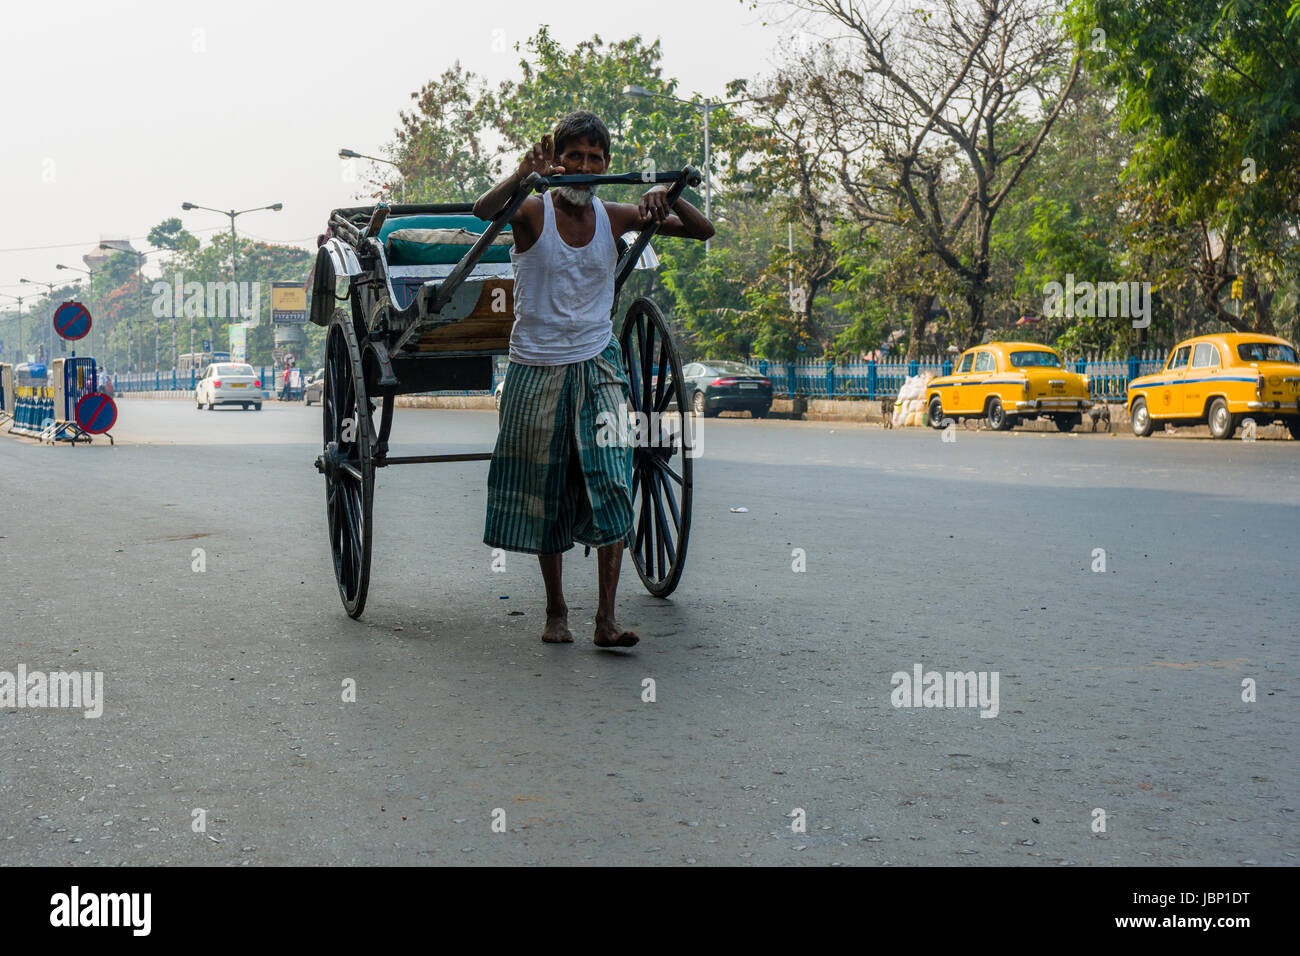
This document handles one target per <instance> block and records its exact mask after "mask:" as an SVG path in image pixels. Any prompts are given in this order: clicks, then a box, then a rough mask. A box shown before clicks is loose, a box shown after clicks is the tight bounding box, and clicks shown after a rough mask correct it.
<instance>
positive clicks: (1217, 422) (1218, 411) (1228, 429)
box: [1209, 398, 1237, 439]
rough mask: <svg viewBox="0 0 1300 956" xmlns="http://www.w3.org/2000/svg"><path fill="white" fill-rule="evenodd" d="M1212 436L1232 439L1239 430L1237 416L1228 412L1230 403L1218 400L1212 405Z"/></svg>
mask: <svg viewBox="0 0 1300 956" xmlns="http://www.w3.org/2000/svg"><path fill="white" fill-rule="evenodd" d="M1209 423H1210V434H1211V435H1213V436H1214V437H1215V438H1219V439H1224V438H1231V437H1232V433H1233V432H1235V431H1236V430H1237V416H1235V415H1233V414H1232V412H1230V411H1228V403H1227V402H1225V401H1224V400H1223V399H1221V398H1216V399H1215V400H1214V401H1213V402H1211V403H1210V416H1209Z"/></svg>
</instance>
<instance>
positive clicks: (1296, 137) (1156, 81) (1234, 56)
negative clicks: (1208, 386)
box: [1067, 0, 1300, 331]
mask: <svg viewBox="0 0 1300 956" xmlns="http://www.w3.org/2000/svg"><path fill="white" fill-rule="evenodd" d="M1067 22H1068V25H1069V29H1070V31H1071V33H1072V34H1073V36H1074V39H1075V41H1076V43H1078V44H1079V46H1080V48H1081V49H1083V50H1085V56H1086V59H1087V63H1088V65H1089V67H1090V68H1092V69H1093V70H1094V71H1096V73H1097V75H1098V76H1099V77H1101V79H1102V80H1103V81H1105V82H1106V83H1108V84H1110V86H1111V87H1112V88H1113V89H1114V90H1116V92H1117V94H1118V97H1119V111H1120V114H1121V118H1122V122H1123V125H1124V128H1125V129H1126V130H1129V131H1131V132H1132V133H1134V134H1135V135H1136V137H1137V145H1136V149H1135V151H1134V155H1133V160H1132V164H1131V167H1130V169H1131V173H1132V176H1133V177H1134V178H1136V179H1137V180H1139V181H1141V182H1142V183H1144V184H1146V185H1148V186H1149V187H1150V188H1151V192H1150V195H1151V197H1152V199H1153V200H1154V201H1155V202H1156V203H1158V205H1159V207H1162V208H1167V209H1168V210H1170V211H1171V212H1172V214H1173V217H1174V221H1175V222H1176V223H1177V224H1178V225H1180V226H1182V227H1187V228H1191V229H1198V228H1199V230H1200V231H1201V232H1202V234H1203V237H1202V241H1200V242H1199V243H1198V249H1197V255H1196V257H1195V261H1194V262H1193V263H1192V264H1190V265H1189V266H1188V267H1187V268H1188V270H1189V271H1190V272H1191V274H1192V275H1193V276H1194V277H1195V279H1196V282H1197V284H1198V285H1199V287H1200V290H1201V292H1202V296H1203V301H1204V305H1205V308H1206V309H1208V310H1209V311H1210V312H1211V313H1212V314H1213V315H1215V316H1216V317H1217V318H1218V319H1219V320H1220V321H1222V322H1224V323H1226V324H1227V325H1229V326H1231V327H1233V328H1236V329H1240V330H1243V331H1248V330H1259V331H1272V330H1273V328H1274V323H1273V318H1272V308H1271V306H1272V301H1273V297H1274V294H1275V293H1276V291H1277V288H1278V282H1279V280H1280V278H1281V277H1282V276H1283V275H1284V274H1287V273H1288V272H1289V273H1291V274H1294V271H1295V266H1296V265H1297V253H1296V235H1297V226H1298V225H1300V107H1297V103H1300V4H1295V3H1292V4H1291V5H1290V7H1289V8H1288V6H1287V4H1285V3H1283V2H1279V0H1228V2H1226V3H1221V2H1218V0H1152V2H1149V3H1141V4H1134V3H1131V2H1128V0H1073V2H1072V3H1071V4H1070V8H1069V13H1068V20H1067ZM1238 279H1240V280H1241V281H1242V282H1243V284H1244V296H1243V298H1244V309H1243V310H1242V314H1241V315H1236V314H1234V311H1233V310H1232V309H1231V308H1230V307H1229V300H1228V295H1229V293H1230V289H1231V287H1232V284H1233V282H1234V281H1235V280H1238Z"/></svg>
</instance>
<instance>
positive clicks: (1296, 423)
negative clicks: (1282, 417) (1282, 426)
mask: <svg viewBox="0 0 1300 956" xmlns="http://www.w3.org/2000/svg"><path fill="white" fill-rule="evenodd" d="M1286 430H1287V431H1289V432H1290V433H1291V437H1292V438H1294V439H1295V440H1296V441H1300V418H1288V419H1287V422H1286Z"/></svg>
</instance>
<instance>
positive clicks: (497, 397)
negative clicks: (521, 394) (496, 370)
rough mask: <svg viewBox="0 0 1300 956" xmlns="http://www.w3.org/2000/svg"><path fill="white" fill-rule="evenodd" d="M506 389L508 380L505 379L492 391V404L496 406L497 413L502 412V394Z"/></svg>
mask: <svg viewBox="0 0 1300 956" xmlns="http://www.w3.org/2000/svg"><path fill="white" fill-rule="evenodd" d="M505 387H506V380H505V379H504V378H503V379H502V380H501V381H499V382H497V387H496V388H494V389H492V404H493V405H495V406H496V409H497V411H501V394H502V392H503V391H504V389H505Z"/></svg>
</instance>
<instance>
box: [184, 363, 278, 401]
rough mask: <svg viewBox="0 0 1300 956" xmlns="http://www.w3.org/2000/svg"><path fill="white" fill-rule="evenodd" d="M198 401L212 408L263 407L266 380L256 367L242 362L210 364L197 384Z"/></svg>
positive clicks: (195, 397) (195, 390) (195, 396)
mask: <svg viewBox="0 0 1300 956" xmlns="http://www.w3.org/2000/svg"><path fill="white" fill-rule="evenodd" d="M194 404H195V406H196V407H198V408H202V407H203V406H204V405H207V406H208V411H212V410H213V409H214V408H216V407H217V406H218V405H243V406H244V410H245V411H247V410H248V409H249V408H256V409H257V410H258V411H259V412H260V411H261V410H262V380H261V379H260V378H258V377H257V373H256V372H254V371H253V366H251V365H245V364H242V363H238V362H223V363H221V364H219V365H209V366H208V367H207V368H205V369H204V370H203V375H202V376H201V377H200V378H199V383H198V384H197V385H195V386H194Z"/></svg>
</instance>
